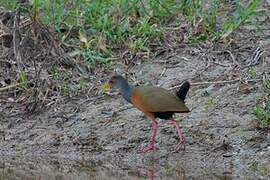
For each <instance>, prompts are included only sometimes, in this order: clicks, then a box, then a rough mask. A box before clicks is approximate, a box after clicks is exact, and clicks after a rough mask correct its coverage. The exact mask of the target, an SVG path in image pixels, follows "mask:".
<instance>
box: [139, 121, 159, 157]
mask: <svg viewBox="0 0 270 180" xmlns="http://www.w3.org/2000/svg"><path fill="white" fill-rule="evenodd" d="M157 129H158V123H157V121H156V120H155V119H153V120H152V133H151V138H150V143H149V144H148V146H147V147H145V148H143V149H141V150H140V151H139V152H140V153H147V152H149V151H152V150H154V149H155V143H156V136H157Z"/></svg>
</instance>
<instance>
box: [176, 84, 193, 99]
mask: <svg viewBox="0 0 270 180" xmlns="http://www.w3.org/2000/svg"><path fill="white" fill-rule="evenodd" d="M189 88H190V83H189V82H188V81H185V82H183V84H182V86H181V87H180V88H179V90H178V91H177V92H176V95H177V97H178V98H179V99H181V100H182V101H185V99H186V96H187V92H188V90H189Z"/></svg>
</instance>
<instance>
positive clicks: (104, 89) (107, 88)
mask: <svg viewBox="0 0 270 180" xmlns="http://www.w3.org/2000/svg"><path fill="white" fill-rule="evenodd" d="M110 89H111V86H110V84H109V83H104V84H103V85H102V86H101V90H102V91H108V90H110Z"/></svg>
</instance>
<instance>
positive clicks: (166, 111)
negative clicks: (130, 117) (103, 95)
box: [107, 75, 190, 153]
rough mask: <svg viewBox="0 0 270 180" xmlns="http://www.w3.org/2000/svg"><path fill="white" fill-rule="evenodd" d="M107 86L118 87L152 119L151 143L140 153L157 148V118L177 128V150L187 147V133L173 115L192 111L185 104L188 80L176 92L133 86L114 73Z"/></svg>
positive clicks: (128, 99) (125, 96) (126, 97)
mask: <svg viewBox="0 0 270 180" xmlns="http://www.w3.org/2000/svg"><path fill="white" fill-rule="evenodd" d="M107 87H108V89H117V90H118V91H119V92H120V94H121V95H122V96H123V98H124V99H125V100H126V101H128V102H129V103H131V104H133V106H135V107H136V108H137V109H138V110H140V111H141V112H143V113H144V114H145V115H146V116H147V117H148V118H149V119H150V120H151V121H152V128H151V137H150V141H149V144H148V146H146V147H144V148H142V149H140V150H139V152H140V153H147V152H149V151H152V150H155V149H156V146H155V143H156V136H157V129H158V122H157V118H159V119H163V120H167V121H169V123H170V124H171V125H173V126H174V128H175V129H176V132H177V134H178V137H179V142H178V143H177V145H176V151H180V150H184V149H185V134H184V133H183V132H182V130H181V128H180V127H179V125H178V123H177V122H176V120H175V119H174V118H173V115H174V114H175V113H188V112H190V110H189V108H188V107H187V106H186V105H185V98H186V95H187V93H188V90H189V88H190V83H189V82H188V81H184V82H183V83H182V85H181V86H180V88H179V89H178V91H177V92H176V93H175V94H173V93H171V92H170V91H169V90H166V89H164V88H162V87H156V86H132V85H130V84H129V83H128V81H127V80H126V79H125V78H124V77H123V76H121V75H113V76H112V77H111V78H110V79H109V81H108V82H107Z"/></svg>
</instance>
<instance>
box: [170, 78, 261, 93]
mask: <svg viewBox="0 0 270 180" xmlns="http://www.w3.org/2000/svg"><path fill="white" fill-rule="evenodd" d="M241 80H242V78H237V79H233V80H226V81H204V82H196V83H190V85H191V86H200V85H207V84H227V83H234V82H238V81H241ZM262 80H263V79H249V80H245V81H246V82H256V81H262ZM181 86H182V83H181V84H179V85H176V86H173V87H171V88H169V90H173V89H176V88H179V87H181Z"/></svg>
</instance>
